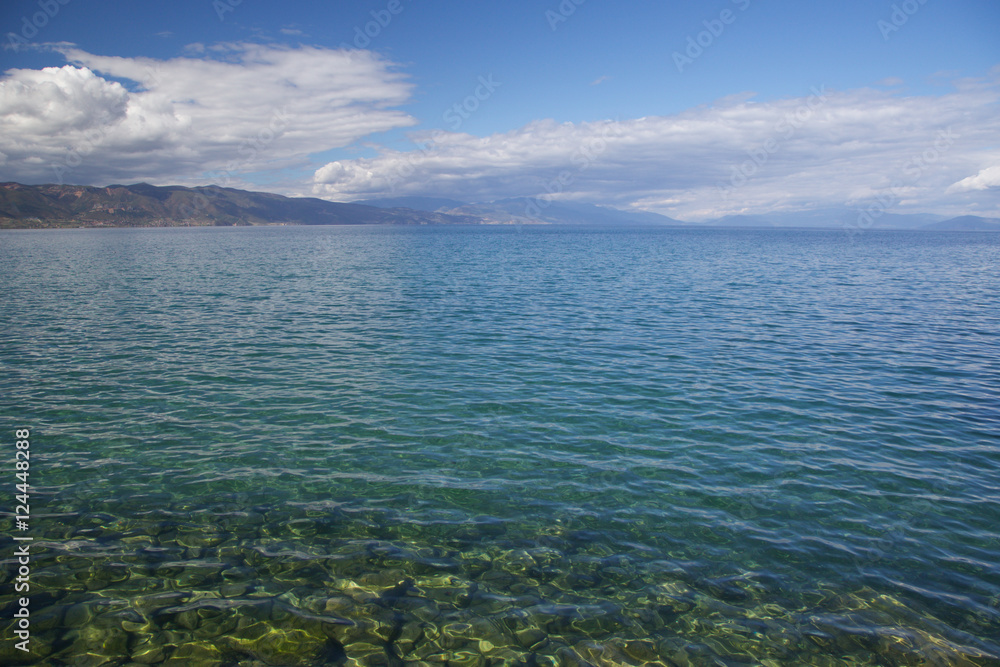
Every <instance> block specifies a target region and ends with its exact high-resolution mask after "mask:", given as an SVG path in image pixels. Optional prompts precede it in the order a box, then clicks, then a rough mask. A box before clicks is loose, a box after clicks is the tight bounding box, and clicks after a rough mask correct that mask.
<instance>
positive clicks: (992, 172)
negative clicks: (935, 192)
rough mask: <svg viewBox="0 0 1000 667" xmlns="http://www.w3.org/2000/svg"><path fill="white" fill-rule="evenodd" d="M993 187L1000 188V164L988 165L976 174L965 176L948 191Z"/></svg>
mask: <svg viewBox="0 0 1000 667" xmlns="http://www.w3.org/2000/svg"><path fill="white" fill-rule="evenodd" d="M991 188H1000V165H994V166H992V167H987V168H986V169H983V170H982V171H980V172H979V173H978V174H976V175H975V176H969V177H968V178H963V179H962V180H960V181H959V182H958V183H955V184H954V185H952V186H951V187H950V188H948V192H972V191H976V190H989V189H991Z"/></svg>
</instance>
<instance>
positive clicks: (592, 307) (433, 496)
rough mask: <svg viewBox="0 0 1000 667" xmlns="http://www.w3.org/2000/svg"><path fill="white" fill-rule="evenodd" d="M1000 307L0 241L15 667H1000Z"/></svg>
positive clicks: (759, 260) (800, 245) (34, 239)
mask: <svg viewBox="0 0 1000 667" xmlns="http://www.w3.org/2000/svg"><path fill="white" fill-rule="evenodd" d="M998 269H1000V234H996V235H991V234H988V233H986V234H975V233H968V234H960V233H956V234H948V233H916V232H867V233H865V234H862V235H859V236H856V237H853V238H851V237H848V236H847V235H846V234H845V233H843V232H836V231H794V230H685V229H614V230H612V229H591V228H555V227H523V228H522V227H501V228H494V227H489V228H486V227H477V228H447V227H440V228H369V227H321V228H312V227H309V228H249V229H156V230H66V231H41V232H31V231H25V232H3V233H0V312H2V316H3V325H4V333H3V336H2V338H0V364H2V366H0V370H2V373H0V401H2V403H0V406H2V411H0V428H2V431H0V433H2V441H3V442H4V443H6V444H5V445H4V447H5V450H4V451H6V452H7V454H8V455H7V456H5V457H4V458H5V460H7V461H8V464H7V466H6V468H5V470H6V472H3V473H2V475H3V477H2V484H3V488H4V489H7V490H6V491H5V492H4V493H5V495H4V499H3V501H2V505H3V507H4V509H5V511H6V513H5V514H4V516H3V518H2V520H0V527H2V529H3V534H4V536H3V537H2V541H0V544H2V545H3V550H2V552H0V558H3V559H4V560H5V566H4V570H3V572H2V573H0V577H2V578H3V587H4V588H3V590H4V591H5V592H4V593H3V595H4V597H3V598H2V600H3V603H4V605H5V611H4V614H3V619H5V620H3V621H2V626H0V631H2V633H3V637H2V640H3V642H2V648H0V662H6V663H17V662H18V661H21V662H29V663H30V662H32V661H37V662H38V664H53V665H60V664H74V665H76V664H79V665H102V664H107V665H125V664H129V663H132V664H135V663H139V664H160V663H164V664H171V665H186V664H187V665H248V666H249V665H321V664H331V665H346V664H351V665H421V664H444V663H445V662H446V661H447V664H449V665H518V664H523V665H641V664H650V665H667V666H674V665H693V666H702V665H733V666H735V665H767V666H779V665H821V666H839V665H883V666H884V665H892V666H894V665H932V666H944V665H975V666H988V665H1000V640H998V637H1000V273H998ZM19 428H28V429H30V430H31V460H30V461H31V468H30V470H31V477H30V482H31V489H30V490H31V509H32V512H31V519H30V529H29V530H28V531H27V532H25V533H18V531H17V530H15V526H14V520H13V518H12V517H11V515H10V512H11V511H12V510H13V505H14V498H13V496H14V491H13V489H14V483H15V481H16V480H15V479H14V462H13V451H14V444H13V443H14V438H15V435H14V433H15V429H19ZM13 534H20V535H28V536H31V537H33V538H34V541H33V542H32V543H31V553H32V560H31V575H30V581H31V589H30V599H31V605H30V611H31V649H32V656H33V657H31V656H29V657H26V656H25V655H24V654H23V653H21V652H19V651H16V650H14V648H13V639H12V638H13V637H14V634H13V627H12V626H11V621H10V619H11V614H12V613H13V611H14V610H15V609H16V607H15V606H14V604H15V602H14V597H15V596H13V594H12V585H13V581H14V577H15V575H16V572H15V570H16V563H15V560H16V559H15V557H14V555H13V554H14V549H15V548H16V545H15V544H14V543H13V542H12V541H11V539H10V537H9V536H10V535H13Z"/></svg>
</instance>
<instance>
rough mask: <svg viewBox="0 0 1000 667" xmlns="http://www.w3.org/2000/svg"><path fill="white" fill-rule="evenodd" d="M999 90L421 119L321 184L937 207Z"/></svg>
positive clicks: (468, 193)
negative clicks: (511, 123) (569, 115)
mask: <svg viewBox="0 0 1000 667" xmlns="http://www.w3.org/2000/svg"><path fill="white" fill-rule="evenodd" d="M997 100H998V85H997V81H995V80H991V81H963V82H959V83H958V84H957V85H956V87H955V89H954V90H953V91H952V92H951V93H949V94H945V95H941V96H904V95H902V94H900V93H898V92H894V91H886V90H880V89H861V90H850V91H833V90H828V89H826V88H824V87H822V86H820V87H817V88H815V89H814V90H812V91H809V92H807V93H806V94H804V95H802V96H801V97H799V98H794V99H784V100H776V101H768V102H757V101H755V100H754V96H753V95H752V94H750V95H745V94H744V95H734V96H730V97H728V98H725V99H723V100H719V101H718V102H716V103H715V104H713V105H709V106H705V107H699V108H695V109H691V110H689V111H686V112H684V113H680V114H676V115H672V116H651V117H646V118H638V119H624V120H616V121H607V122H597V123H575V124H574V123H556V122H553V121H537V122H533V123H530V124H528V125H526V126H524V127H521V128H519V129H516V130H512V131H509V132H505V133H500V134H494V135H490V136H487V137H475V136H472V135H468V134H459V133H449V132H444V131H438V132H433V133H420V134H416V135H415V136H414V140H415V142H417V144H418V149H417V150H413V151H409V152H399V151H388V150H387V151H384V152H382V153H381V154H380V155H378V156H377V157H374V158H364V159H356V160H344V161H338V162H334V163H330V164H327V165H324V166H323V167H322V168H320V169H318V170H317V171H316V172H315V175H314V185H313V192H314V194H316V195H318V196H323V197H327V198H330V199H341V200H345V199H360V198H365V197H372V196H378V195H380V194H384V193H388V192H391V193H394V194H397V195H421V194H423V195H434V196H443V197H453V198H456V199H465V200H470V201H485V200H490V199H499V198H504V197H513V196H533V197H546V198H561V199H577V200H584V201H591V202H599V203H606V204H610V205H616V206H621V207H626V208H628V207H634V208H641V209H645V210H653V211H657V212H660V213H664V214H667V215H671V216H673V217H678V218H682V219H690V220H698V219H704V218H708V217H715V216H719V215H726V214H735V213H751V212H753V213H759V212H766V211H773V210H796V209H801V208H814V207H819V206H841V205H845V204H846V205H852V206H856V205H863V204H865V203H866V202H868V201H871V200H874V199H879V200H882V201H885V200H887V199H892V204H891V205H892V206H893V207H896V206H898V207H900V212H903V210H905V209H906V208H907V207H923V208H924V209H930V210H934V209H941V207H942V206H947V205H948V203H949V202H948V199H947V198H946V197H945V190H946V189H947V188H948V186H949V185H950V184H952V183H955V182H956V181H957V180H959V179H960V178H962V177H964V176H966V175H968V174H969V173H972V172H974V171H975V169H976V168H978V166H979V165H982V164H983V162H984V161H985V162H987V163H990V162H995V161H997V159H1000V155H997V149H996V148H992V149H990V148H987V147H989V146H994V147H995V146H996V140H997V137H998V136H1000V114H998V113H997ZM991 151H992V153H991ZM973 165H976V166H975V167H974V166H973Z"/></svg>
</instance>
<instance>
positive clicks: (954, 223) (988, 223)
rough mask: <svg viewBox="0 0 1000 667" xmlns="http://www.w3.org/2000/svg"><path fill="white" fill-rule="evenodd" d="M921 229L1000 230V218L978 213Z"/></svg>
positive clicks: (950, 230) (951, 230) (956, 230)
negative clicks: (986, 216)
mask: <svg viewBox="0 0 1000 667" xmlns="http://www.w3.org/2000/svg"><path fill="white" fill-rule="evenodd" d="M921 229H931V230H937V231H948V232H1000V218H981V217H979V216H978V215H963V216H960V217H957V218H951V219H949V220H942V221H940V222H934V223H931V224H929V225H924V226H923V227H921Z"/></svg>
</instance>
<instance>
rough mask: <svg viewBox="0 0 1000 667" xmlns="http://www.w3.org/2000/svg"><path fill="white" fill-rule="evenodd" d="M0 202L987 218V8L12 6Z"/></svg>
mask: <svg viewBox="0 0 1000 667" xmlns="http://www.w3.org/2000/svg"><path fill="white" fill-rule="evenodd" d="M0 34H2V35H3V37H2V41H0V43H2V45H3V49H2V50H0V64H2V67H0V70H2V71H3V73H2V75H0V181H16V182H21V183H33V184H34V183H66V184H82V185H98V186H104V185H109V184H114V183H125V184H130V183H138V182H147V183H152V184H155V185H171V184H176V185H188V186H200V185H209V184H216V185H221V186H225V187H236V188H242V189H250V190H263V191H269V192H277V193H280V194H285V195H289V196H312V197H321V198H324V199H328V200H331V201H357V200H364V199H370V198H378V197H395V196H412V195H422V196H431V197H447V198H452V199H458V200H461V201H467V202H484V201H492V200H497V199H503V198H507V197H544V198H547V199H551V200H565V201H578V202H588V203H595V204H600V205H608V206H615V207H618V208H622V209H625V210H645V211H653V212H657V213H661V214H664V215H668V216H671V217H673V218H677V219H681V220H688V221H702V220H707V219H711V218H715V217H719V216H722V215H731V214H765V213H769V212H775V211H781V212H791V211H797V210H811V209H817V208H828V207H848V208H856V209H865V208H871V207H880V208H881V209H882V210H891V211H892V212H894V213H917V212H920V213H937V214H942V215H964V214H974V215H984V216H991V217H1000V38H998V35H1000V2H997V1H996V0H895V1H893V0H840V1H838V2H815V1H811V2H810V1H802V0H797V1H794V2H793V1H792V0H708V1H704V0H703V1H699V2H694V1H688V2H669V1H663V0H660V1H656V2H653V1H638V0H637V1H634V2H610V1H609V0H505V2H502V3H501V2H486V1H482V0H467V1H466V2H461V3H460V2H442V1H440V0H437V1H436V0H363V1H361V0H358V1H343V2H331V1H330V0H324V1H322V2H320V1H316V2H312V1H306V2H295V1H293V0H288V1H286V2H281V3H276V2H265V1H264V0H173V1H172V2H170V3H161V2H157V3H152V2H135V1H134V0H129V1H127V2H126V1H120V0H109V1H102V2H94V1H92V0H30V1H29V0H23V1H22V0H5V1H4V3H3V5H2V8H0Z"/></svg>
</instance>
